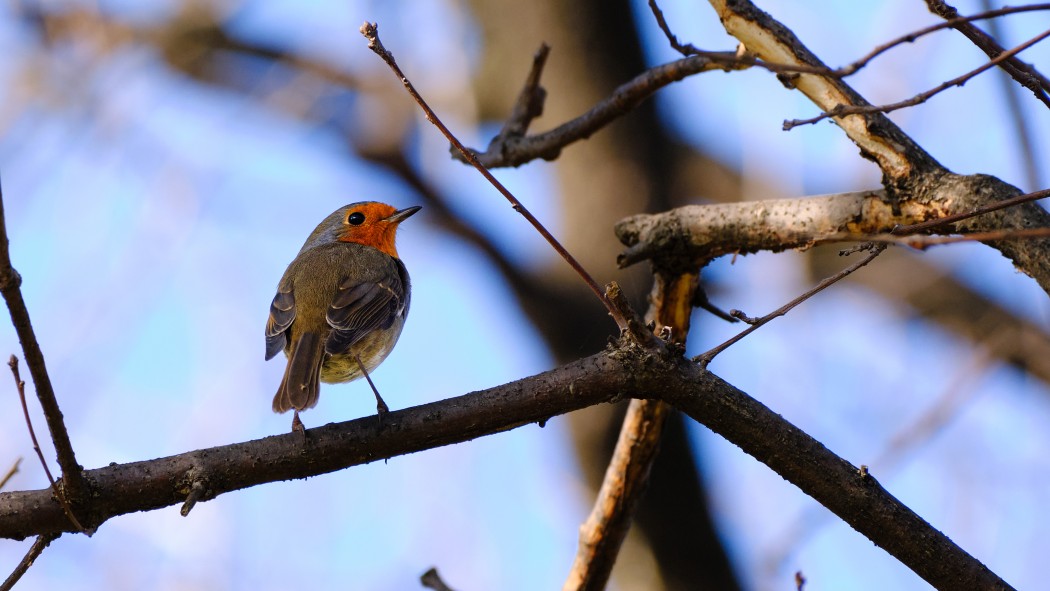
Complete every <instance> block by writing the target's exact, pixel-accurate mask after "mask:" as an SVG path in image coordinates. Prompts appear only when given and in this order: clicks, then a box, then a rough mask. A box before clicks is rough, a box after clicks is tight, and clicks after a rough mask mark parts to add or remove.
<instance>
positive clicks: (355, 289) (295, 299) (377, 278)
mask: <svg viewBox="0 0 1050 591" xmlns="http://www.w3.org/2000/svg"><path fill="white" fill-rule="evenodd" d="M419 209H420V208H419V206H415V207H406V208H405V209H394V208H393V207H391V206H389V205H387V204H385V203H378V202H375V201H363V202H360V203H351V204H350V205H347V206H344V207H341V208H339V209H337V210H336V211H334V212H333V213H332V214H331V215H329V216H328V217H326V218H325V219H324V221H322V222H321V223H320V224H318V225H317V227H316V228H314V231H313V232H312V233H311V234H310V237H309V238H307V239H306V243H305V244H303V247H302V249H300V250H299V254H297V255H296V256H295V259H294V260H292V262H291V264H289V265H288V269H286V270H285V272H284V276H283V277H281V282H280V284H279V285H278V286H277V295H276V296H274V298H273V303H272V304H271V305H270V317H269V319H267V321H266V359H267V360H269V359H271V358H273V357H274V356H275V355H277V353H279V352H280V351H282V350H283V351H284V354H285V355H286V356H287V357H288V367H287V368H285V370H284V378H283V379H282V380H281V385H280V386H278V388H277V394H276V395H274V397H273V410H274V412H279V413H283V412H287V411H289V410H293V409H294V410H295V415H294V416H293V417H292V430H293V431H303V424H302V422H301V421H300V420H299V411H301V410H306V409H308V408H312V407H313V406H314V405H316V404H317V398H318V395H319V383H318V382H326V383H339V382H349V381H351V380H356V379H357V378H359V377H361V376H364V377H365V379H366V380H368V384H369V385H370V386H371V387H372V392H373V393H374V394H375V397H376V410H377V412H378V414H379V420H380V421H382V420H383V414H384V413H386V412H387V411H388V407H387V405H386V403H385V402H383V398H382V397H381V396H380V395H379V391H378V390H376V387H375V384H373V383H372V379H371V378H370V377H368V372H370V371H372V370H374V369H375V368H376V367H378V366H379V364H380V363H382V362H383V360H384V359H386V356H387V355H388V354H389V353H390V351H391V349H393V348H394V344H395V343H396V342H397V338H398V336H400V335H401V328H402V327H403V326H404V325H405V318H406V317H407V316H408V304H409V294H410V287H411V286H410V284H409V280H408V270H407V269H405V265H404V263H402V262H401V259H400V258H398V256H397V249H396V248H395V247H394V237H395V235H396V233H397V227H398V225H399V224H400V223H401V222H403V221H405V220H406V219H408V217H409V216H411V215H412V214H414V213H416V212H417V211H419Z"/></svg>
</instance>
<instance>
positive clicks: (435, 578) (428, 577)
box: [419, 567, 452, 591]
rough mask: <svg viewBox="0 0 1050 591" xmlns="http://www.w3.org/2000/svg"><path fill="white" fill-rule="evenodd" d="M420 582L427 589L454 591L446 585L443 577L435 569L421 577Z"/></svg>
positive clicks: (432, 568)
mask: <svg viewBox="0 0 1050 591" xmlns="http://www.w3.org/2000/svg"><path fill="white" fill-rule="evenodd" d="M419 582H420V583H422V584H423V586H424V587H426V588H427V589H433V590H434V591H452V587H449V586H448V585H446V584H445V581H443V580H441V575H439V574H438V571H437V569H436V568H434V567H431V568H430V569H429V570H428V571H427V572H425V573H423V574H422V575H420V577H419Z"/></svg>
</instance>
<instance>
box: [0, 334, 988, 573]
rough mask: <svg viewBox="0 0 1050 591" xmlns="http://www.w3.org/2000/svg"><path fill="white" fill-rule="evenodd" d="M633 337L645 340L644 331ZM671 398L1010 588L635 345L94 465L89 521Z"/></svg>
mask: <svg viewBox="0 0 1050 591" xmlns="http://www.w3.org/2000/svg"><path fill="white" fill-rule="evenodd" d="M632 342H633V341H632ZM624 392H631V393H632V395H634V396H638V397H640V398H647V399H655V400H663V401H665V402H667V403H669V404H671V405H672V406H674V407H676V408H678V409H679V410H681V411H683V412H685V413H686V414H687V415H689V416H690V417H692V418H693V419H694V420H697V421H699V422H700V423H702V424H704V425H706V426H707V427H709V428H710V429H712V430H713V431H715V432H716V433H718V434H720V435H722V436H723V437H725V438H727V439H728V440H730V441H731V442H733V443H734V444H736V445H738V446H740V447H741V449H743V450H744V451H745V452H746V453H748V454H750V455H752V456H754V457H755V458H757V459H758V460H760V461H762V462H763V463H765V464H766V465H767V466H769V467H770V468H772V469H773V470H774V471H776V472H777V473H778V474H780V475H781V476H783V477H784V478H785V479H787V480H788V481H790V482H792V483H794V484H795V485H796V486H798V487H800V488H801V489H802V490H803V491H805V492H806V493H807V494H809V495H811V496H812V497H813V498H814V499H816V500H817V501H819V502H820V503H821V504H823V505H824V506H825V507H827V508H828V509H829V510H831V511H832V512H834V513H835V514H836V515H838V516H839V517H841V518H842V519H843V520H844V521H846V522H847V523H849V524H850V525H851V526H852V527H853V528H854V529H856V530H857V531H859V532H860V533H862V534H863V535H865V536H867V537H868V538H869V539H871V540H872V541H873V542H874V543H875V544H877V545H879V546H880V547H882V548H884V549H886V550H887V551H888V552H889V553H890V554H892V555H893V556H895V557H896V558H897V559H898V560H900V561H901V562H902V563H904V564H905V565H907V566H908V567H909V568H911V569H912V570H913V571H915V572H916V574H918V575H919V576H921V577H922V578H923V579H924V580H926V581H927V582H929V583H930V584H931V585H933V586H935V587H936V588H938V589H961V588H968V589H1008V588H1009V586H1008V585H1007V584H1006V583H1005V582H1003V581H1002V580H1001V579H999V578H998V577H997V576H996V575H995V574H994V573H992V572H991V571H989V570H988V569H987V568H986V567H985V566H984V565H982V564H981V563H980V562H979V561H978V560H976V559H974V558H973V557H971V556H969V555H968V554H966V552H964V551H963V550H962V549H961V548H959V547H958V546H957V545H955V544H954V543H953V542H952V541H951V540H949V539H948V538H947V537H946V536H944V534H942V533H940V532H939V531H937V530H936V529H934V528H932V527H931V526H930V525H929V524H927V523H926V522H924V521H923V520H922V519H921V518H920V517H919V516H918V515H916V514H915V513H914V512H913V511H911V510H910V509H908V508H907V507H906V506H904V505H902V504H901V503H900V501H898V500H897V499H895V498H894V497H893V496H892V495H890V494H889V493H888V492H887V491H886V490H885V489H883V488H882V487H881V486H880V485H879V484H878V483H877V482H876V481H875V480H874V478H872V477H871V475H866V474H862V473H861V472H860V471H859V470H858V468H857V467H855V466H853V465H851V464H850V463H849V462H847V461H845V460H843V459H842V458H839V457H838V456H836V455H835V454H833V453H832V452H831V451H829V450H828V449H827V448H825V447H824V446H823V445H822V444H821V443H820V442H819V441H817V440H815V439H813V438H812V437H810V436H809V435H807V434H805V433H804V432H802V431H801V430H799V429H798V428H797V427H795V426H794V425H792V424H790V423H788V422H787V421H785V420H784V419H783V418H782V417H781V416H779V415H777V414H776V413H774V412H773V411H771V410H770V409H768V408H767V407H765V406H764V405H762V404H761V403H760V402H758V401H757V400H755V399H753V398H751V397H750V396H748V395H746V394H745V393H743V392H741V391H740V390H737V389H736V388H734V387H733V386H731V385H729V384H727V383H726V382H724V381H722V380H721V379H719V378H718V377H717V376H715V375H714V374H711V373H709V372H706V371H703V370H701V369H700V368H699V367H697V366H696V365H695V364H693V363H690V362H688V361H687V360H685V359H682V358H681V357H680V356H676V355H672V354H671V353H670V352H669V351H667V350H660V349H653V348H648V347H647V348H642V347H638V346H637V345H633V344H630V343H627V344H622V345H621V346H619V347H615V348H612V349H609V350H607V351H604V352H602V353H599V354H597V355H593V356H591V357H587V358H584V359H581V360H579V361H576V362H574V363H570V364H567V365H565V366H562V367H559V368H557V369H554V370H551V371H548V372H546V373H543V374H539V375H537V376H533V377H529V378H526V379H523V380H519V381H517V382H513V383H510V384H506V385H503V386H499V387H496V388H491V389H488V390H484V391H481V392H475V393H472V394H467V395H465V396H460V397H457V398H451V399H448V400H443V401H440V402H435V403H431V404H427V405H423V406H418V407H414V408H409V409H405V410H401V411H395V412H391V413H390V414H389V415H387V416H386V417H385V418H384V427H383V429H382V431H378V432H377V429H376V421H375V419H374V418H373V417H367V418H363V419H358V420H355V421H349V422H346V423H339V424H332V425H326V426H323V427H318V428H315V429H310V430H308V431H307V432H306V439H305V440H304V439H303V438H302V436H301V435H299V434H295V433H288V434H284V435H277V436H272V437H267V438H265V439H260V440H256V441H250V442H246V443H238V444H233V445H227V446H223V447H216V448H209V449H202V450H197V451H193V452H188V453H184V454H180V455H177V456H171V457H167V458H160V459H156V460H150V461H145V462H135V463H130V464H114V465H110V466H107V467H104V468H98V469H95V470H88V471H86V472H85V473H84V474H85V477H86V478H87V479H88V480H89V481H90V482H91V484H92V490H93V493H94V494H93V496H92V499H91V502H90V503H87V504H85V505H84V506H83V509H84V510H83V512H82V513H81V514H80V517H81V520H82V521H86V522H87V523H86V525H88V526H96V527H97V526H98V525H99V524H101V523H103V522H104V521H106V520H108V519H110V518H112V517H114V516H116V515H121V514H125V513H131V512H135V511H148V510H153V509H159V508H162V507H167V506H171V505H175V504H178V503H181V502H182V501H183V500H184V499H185V498H186V496H187V495H188V494H189V491H190V488H191V480H192V479H193V475H195V474H196V475H204V477H206V479H207V482H208V485H209V489H208V491H207V492H206V493H205V495H203V498H202V500H208V499H211V498H214V497H215V496H217V495H219V494H222V493H226V492H230V491H234V490H239V489H242V488H246V487H249V486H254V485H257V484H262V483H265V482H273V481H277V480H288V479H293V478H306V477H308V476H316V475H319V474H324V473H328V472H332V471H334V470H339V469H342V468H346V467H349V466H353V465H359V464H363V463H368V462H374V461H376V460H381V459H384V458H390V457H394V456H397V455H402V454H407V453H413V452H417V451H421V450H424V449H431V448H434V447H439V446H442V445H448V444H452V443H459V442H463V441H468V440H470V439H473V438H475V437H481V436H483V435H488V434H493V433H499V432H502V431H506V430H508V429H513V428H515V427H519V426H522V425H526V424H529V423H537V422H543V421H546V420H548V419H549V418H550V417H552V416H555V415H558V414H562V413H565V412H570V411H572V410H576V409H579V408H583V407H585V406H589V405H594V404H600V403H603V402H609V401H612V400H615V399H617V398H619V397H620V396H621V395H622V393H624ZM70 529H71V526H70V524H69V522H68V520H67V519H66V518H65V515H64V514H63V512H62V509H61V507H60V506H59V505H58V503H56V502H55V501H54V499H52V498H51V494H50V491H49V490H37V491H18V492H10V493H0V537H5V538H15V539H22V538H25V537H27V536H31V535H40V534H54V533H59V532H64V531H70Z"/></svg>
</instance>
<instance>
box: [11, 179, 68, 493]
mask: <svg viewBox="0 0 1050 591" xmlns="http://www.w3.org/2000/svg"><path fill="white" fill-rule="evenodd" d="M21 285H22V277H21V276H20V275H19V274H18V272H17V271H15V269H14V267H12V266H11V253H10V251H9V249H8V239H7V222H6V220H5V216H4V194H3V187H0V294H3V296H4V300H5V301H6V302H7V309H8V311H9V312H10V313H11V324H13V325H14V327H15V332H16V333H17V334H18V340H19V341H20V342H21V343H22V353H23V355H24V356H25V360H26V365H27V366H28V367H29V375H30V376H32V378H33V387H34V389H35V390H36V395H37V398H38V399H39V400H40V406H41V408H42V409H43V411H44V419H45V421H46V422H47V428H48V430H49V431H51V441H52V442H54V444H55V451H56V452H57V455H58V465H59V467H60V468H62V489H63V491H64V492H65V494H66V495H67V496H66V498H67V499H68V500H69V501H70V503H72V504H74V505H75V504H76V503H77V501H79V500H80V499H82V498H83V496H84V495H85V494H86V492H87V488H86V484H85V482H84V478H83V476H82V475H81V471H82V470H83V469H84V468H83V467H82V466H81V465H80V464H78V463H77V458H76V454H74V453H73V444H72V443H70V441H69V434H68V432H67V431H66V425H65V421H64V420H63V418H62V410H61V409H59V407H58V399H57V398H55V390H54V387H52V385H51V377H50V376H49V375H48V373H47V365H46V364H45V363H44V354H43V352H42V351H41V350H40V344H39V343H38V342H37V340H36V333H34V332H33V324H32V322H30V320H29V310H28V309H26V303H25V300H23V299H22V290H21V288H20V286H21Z"/></svg>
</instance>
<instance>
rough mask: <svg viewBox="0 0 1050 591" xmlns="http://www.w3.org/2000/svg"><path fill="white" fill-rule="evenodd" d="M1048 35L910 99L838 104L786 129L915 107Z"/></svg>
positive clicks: (790, 123) (1047, 33)
mask: <svg viewBox="0 0 1050 591" xmlns="http://www.w3.org/2000/svg"><path fill="white" fill-rule="evenodd" d="M1047 37H1050V30H1048V31H1043V32H1042V33H1040V34H1038V35H1036V36H1035V37H1032V38H1031V39H1029V40H1028V41H1025V42H1024V43H1021V44H1020V45H1017V46H1015V47H1013V48H1011V49H1010V50H1009V51H1004V52H1003V53H1000V54H999V55H997V56H995V57H994V58H993V59H992V60H990V61H988V62H986V63H984V64H981V65H980V66H978V67H976V68H974V69H972V70H970V71H969V72H966V73H965V74H962V75H960V76H956V77H955V78H952V79H951V80H946V81H944V82H942V83H940V84H938V85H937V86H935V87H933V88H931V89H929V90H926V91H923V92H920V93H919V94H917V95H915V96H913V97H911V98H909V99H905V100H902V101H898V102H895V103H889V104H885V105H837V106H836V107H835V108H834V109H831V110H830V111H825V112H823V113H821V114H820V115H817V116H816V117H810V118H808V119H792V120H791V121H785V122H784V130H785V131H787V130H790V129H793V128H795V127H798V126H799V125H809V124H812V123H817V122H818V121H822V120H824V119H827V118H829V117H839V116H842V115H855V114H861V113H889V112H892V111H896V110H898V109H903V108H906V107H914V106H915V105H919V104H922V103H924V102H926V101H927V100H929V99H930V98H932V97H933V96H934V95H936V94H938V93H941V92H943V91H945V90H948V89H949V88H951V87H953V86H962V85H963V84H966V83H967V82H969V81H970V80H971V79H972V78H974V77H975V76H977V75H979V74H981V73H983V72H986V71H988V70H990V69H992V68H993V67H995V66H997V65H1000V64H1002V63H1003V62H1005V61H1007V60H1009V59H1010V58H1012V57H1014V56H1015V55H1017V54H1018V53H1020V52H1022V51H1024V50H1026V49H1028V48H1029V47H1031V46H1033V45H1035V44H1036V43H1039V42H1040V41H1042V40H1044V39H1046V38H1047Z"/></svg>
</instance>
